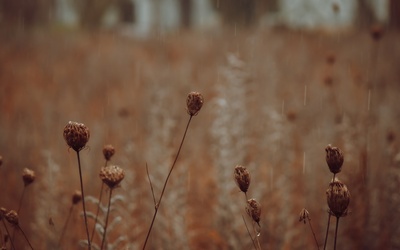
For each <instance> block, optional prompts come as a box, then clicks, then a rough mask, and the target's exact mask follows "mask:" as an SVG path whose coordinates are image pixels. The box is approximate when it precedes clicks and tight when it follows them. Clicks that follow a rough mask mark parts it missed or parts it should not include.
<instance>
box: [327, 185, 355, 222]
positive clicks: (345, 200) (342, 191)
mask: <svg viewBox="0 0 400 250" xmlns="http://www.w3.org/2000/svg"><path fill="white" fill-rule="evenodd" d="M326 197H327V201H328V206H329V209H330V212H331V214H332V215H334V216H336V217H342V216H345V215H347V208H348V206H349V203H350V192H349V190H348V189H347V187H346V185H345V184H343V183H342V182H341V181H339V180H338V179H337V178H336V179H335V180H334V181H333V182H331V183H330V184H329V187H328V190H326Z"/></svg>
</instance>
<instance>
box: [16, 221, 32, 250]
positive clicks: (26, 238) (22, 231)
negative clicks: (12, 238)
mask: <svg viewBox="0 0 400 250" xmlns="http://www.w3.org/2000/svg"><path fill="white" fill-rule="evenodd" d="M17 227H18V229H19V231H21V233H22V235H23V236H24V238H25V240H26V241H27V242H28V244H29V246H30V247H31V249H32V250H33V246H32V245H31V243H30V242H29V240H28V237H26V234H25V233H24V230H22V228H21V227H20V226H19V225H17Z"/></svg>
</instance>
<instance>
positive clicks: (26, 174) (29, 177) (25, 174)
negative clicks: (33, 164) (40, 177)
mask: <svg viewBox="0 0 400 250" xmlns="http://www.w3.org/2000/svg"><path fill="white" fill-rule="evenodd" d="M22 180H23V181H24V184H25V186H28V185H29V184H31V183H32V182H34V181H35V172H34V171H33V170H30V169H28V168H24V170H23V171H22Z"/></svg>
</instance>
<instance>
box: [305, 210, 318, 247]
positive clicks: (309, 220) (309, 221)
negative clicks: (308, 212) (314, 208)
mask: <svg viewBox="0 0 400 250" xmlns="http://www.w3.org/2000/svg"><path fill="white" fill-rule="evenodd" d="M308 224H309V225H310V228H311V232H312V234H313V236H314V240H315V244H316V245H317V249H319V245H318V240H317V237H316V236H315V233H314V229H313V228H312V225H311V219H310V218H309V217H308Z"/></svg>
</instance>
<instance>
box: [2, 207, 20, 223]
mask: <svg viewBox="0 0 400 250" xmlns="http://www.w3.org/2000/svg"><path fill="white" fill-rule="evenodd" d="M4 218H6V220H7V221H8V222H9V223H10V224H12V225H14V226H18V213H17V212H16V211H14V210H10V211H8V212H7V213H6V214H4Z"/></svg>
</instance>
